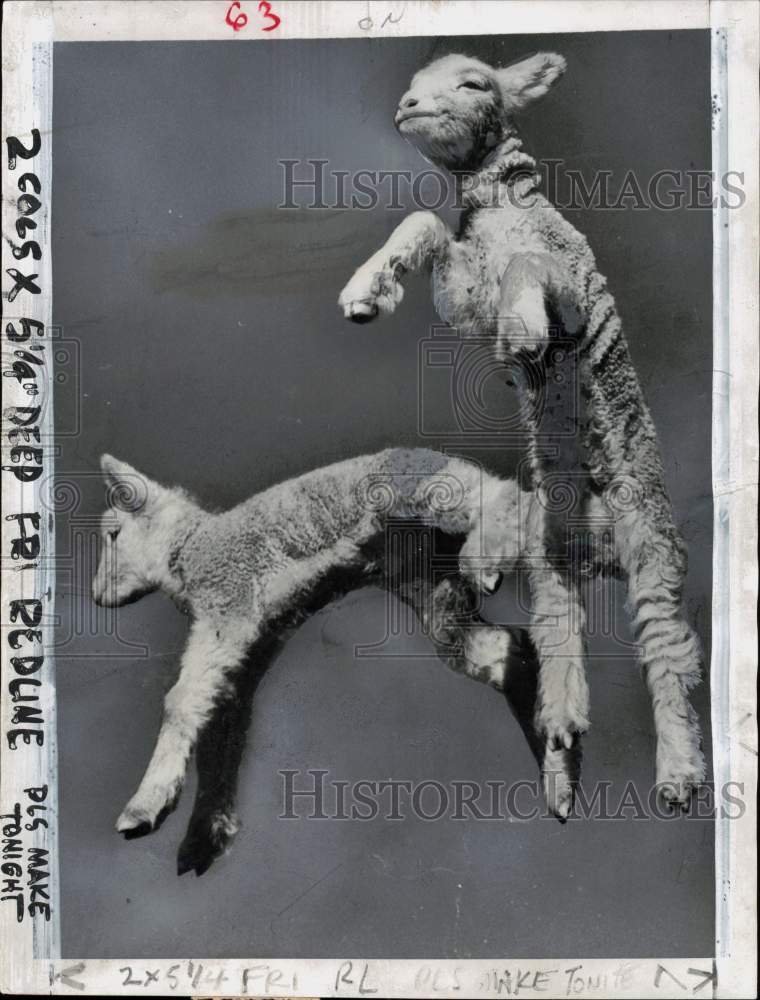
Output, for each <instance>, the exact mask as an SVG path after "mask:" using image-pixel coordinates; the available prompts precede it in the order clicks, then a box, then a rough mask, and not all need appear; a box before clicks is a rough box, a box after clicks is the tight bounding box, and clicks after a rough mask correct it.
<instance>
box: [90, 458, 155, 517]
mask: <svg viewBox="0 0 760 1000" xmlns="http://www.w3.org/2000/svg"><path fill="white" fill-rule="evenodd" d="M100 469H101V471H102V473H103V478H104V479H105V481H106V487H107V490H108V505H109V507H115V508H117V509H118V510H123V511H127V512H128V513H130V514H135V513H137V512H138V511H139V510H142V508H143V507H145V504H146V503H147V501H148V500H149V499H150V497H151V496H152V495H154V494H155V493H156V492H157V491H158V490H159V489H160V487H159V486H158V484H157V483H154V482H153V481H152V480H151V479H148V477H147V476H145V475H143V474H142V473H141V472H138V471H137V469H135V468H133V466H131V465H130V464H129V463H128V462H120V461H119V459H118V458H114V457H113V455H108V454H106V455H101V458H100Z"/></svg>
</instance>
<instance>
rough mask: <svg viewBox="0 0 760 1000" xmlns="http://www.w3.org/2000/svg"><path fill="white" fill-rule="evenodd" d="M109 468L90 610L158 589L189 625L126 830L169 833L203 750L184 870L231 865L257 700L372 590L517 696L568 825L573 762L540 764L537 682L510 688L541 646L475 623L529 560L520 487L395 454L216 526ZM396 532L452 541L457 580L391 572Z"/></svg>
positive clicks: (321, 477)
mask: <svg viewBox="0 0 760 1000" xmlns="http://www.w3.org/2000/svg"><path fill="white" fill-rule="evenodd" d="M102 469H103V473H104V476H105V478H106V481H107V483H108V485H109V509H108V510H107V511H106V513H105V514H104V515H103V519H102V538H103V552H102V554H101V559H100V563H99V566H98V569H97V572H96V576H95V579H94V581H93V598H94V600H95V601H96V602H97V603H98V604H102V605H107V606H117V605H122V604H125V603H128V602H130V601H134V600H137V599H138V598H139V597H141V596H143V595H144V594H146V593H149V592H151V591H153V590H157V589H161V590H163V591H164V592H165V593H167V594H168V595H169V596H170V597H171V598H172V599H173V600H174V602H175V603H176V604H177V605H178V606H179V607H180V608H181V609H182V610H183V611H185V612H186V613H188V614H189V615H190V616H191V618H192V625H191V628H190V635H189V639H188V643H187V647H186V649H185V651H184V653H183V656H182V664H181V669H180V673H179V677H178V679H177V681H176V683H175V685H174V686H173V687H172V688H171V690H170V691H169V692H168V694H167V695H166V699H165V704H164V716H163V720H162V724H161V729H160V733H159V736H158V740H157V743H156V746H155V749H154V752H153V755H152V758H151V760H150V763H149V765H148V769H147V771H146V773H145V776H144V777H143V780H142V782H141V783H140V786H139V788H138V790H137V792H136V793H135V795H134V796H133V797H132V799H131V800H130V801H129V803H128V804H127V806H126V808H125V809H124V811H123V812H122V814H121V816H120V817H119V819H118V821H117V829H118V830H119V831H120V832H122V833H124V834H125V835H126V836H128V837H134V836H140V835H142V834H145V833H149V832H150V831H151V830H155V829H156V828H157V827H158V826H159V824H160V823H161V821H162V820H163V819H164V818H165V816H166V815H167V814H168V813H169V812H171V810H172V809H173V808H174V806H175V805H176V802H177V800H178V798H179V794H180V792H181V789H182V785H183V782H184V777H185V771H186V766H187V760H188V757H189V755H190V753H191V751H192V749H193V747H194V746H195V745H196V743H197V744H198V746H197V756H198V771H199V785H198V793H197V798H196V803H195V808H194V810H193V816H192V818H191V821H190V827H189V829H188V833H187V836H186V837H185V840H184V842H183V845H182V847H181V849H180V857H179V872H180V874H182V872H183V871H188V870H190V869H194V870H195V871H196V872H197V873H198V874H201V873H202V872H203V871H205V870H206V868H207V867H208V866H209V865H210V864H211V862H212V861H213V860H214V858H215V857H217V856H218V855H219V854H221V853H223V851H224V850H225V849H226V847H227V846H228V845H229V843H230V842H231V840H232V838H233V837H234V835H235V833H236V831H237V829H238V822H237V819H236V816H235V812H234V799H235V782H236V776H237V770H238V766H239V764H240V759H241V755H242V749H243V739H244V735H245V731H246V729H247V726H248V719H249V714H250V702H251V697H252V694H253V690H254V688H255V686H256V683H257V681H258V679H259V678H260V676H261V675H262V673H263V671H264V670H265V669H266V667H267V665H268V664H269V663H270V662H271V659H272V657H273V654H274V653H275V652H276V650H277V648H278V645H279V643H281V641H282V638H283V630H284V629H286V628H287V627H289V626H292V625H295V624H298V623H299V622H301V621H303V620H304V619H305V618H306V617H307V616H308V615H310V614H312V613H313V612H314V611H316V610H318V609H319V608H320V607H323V606H324V605H325V604H326V603H328V602H329V601H330V600H332V599H333V598H334V597H335V596H338V595H340V594H342V593H345V592H346V591H348V590H349V589H352V588H354V587H357V586H362V585H365V584H367V583H379V584H381V585H383V586H385V587H387V588H388V589H389V590H391V591H392V592H393V593H394V594H396V595H397V596H398V597H399V598H400V599H401V600H403V601H405V602H406V603H408V604H409V605H411V606H412V608H413V609H414V611H415V613H416V614H417V615H418V617H419V618H420V620H421V621H422V622H423V624H424V625H425V627H426V628H427V629H428V630H429V632H430V635H431V638H432V639H433V642H434V644H435V647H436V651H437V652H438V655H439V656H440V658H441V659H442V660H443V661H444V662H445V663H446V664H447V665H448V666H449V667H451V668H453V669H454V670H458V671H461V672H463V673H465V674H466V675H467V676H469V677H472V678H473V679H475V680H479V681H482V682H484V683H486V684H489V685H491V686H492V687H495V688H497V689H499V690H502V691H504V692H505V694H507V698H508V700H509V701H510V703H511V704H512V707H513V709H514V711H515V713H516V714H517V716H518V719H519V720H520V722H521V724H522V725H523V728H524V730H525V732H526V736H527V737H528V739H529V741H530V743H531V746H532V749H533V751H534V753H535V754H536V756H537V758H538V759H539V763H540V764H541V766H542V768H543V770H544V771H545V772H547V773H551V775H552V776H553V780H552V781H551V782H550V783H548V785H547V783H546V782H545V787H546V788H547V789H548V792H549V796H550V801H549V805H550V807H551V808H552V809H553V811H554V812H555V814H556V815H558V816H559V818H560V819H564V818H565V817H566V816H567V814H568V812H569V810H570V806H571V804H572V783H573V780H574V778H573V768H574V763H573V759H572V755H570V754H568V753H566V752H565V751H563V750H555V751H549V752H546V753H545V752H544V751H543V748H542V746H541V744H540V741H538V740H537V739H536V734H535V732H534V731H533V730H532V723H531V717H532V702H533V699H534V697H535V689H534V690H533V694H532V695H531V694H530V693H529V692H530V683H529V678H527V679H528V683H527V684H523V685H520V684H517V685H516V684H515V670H517V671H518V673H520V672H521V671H522V673H523V674H525V673H526V672H527V674H530V675H535V669H534V667H535V663H534V658H535V653H534V651H533V648H532V645H531V643H530V641H529V639H528V638H527V636H526V635H524V634H522V633H521V632H520V630H512V629H509V628H506V627H503V626H497V625H490V624H488V623H486V622H485V621H484V620H483V619H482V618H481V617H480V615H479V613H478V603H479V598H478V594H477V590H476V585H475V581H477V586H478V587H479V588H481V589H483V590H486V591H491V590H493V589H495V587H496V586H498V584H499V580H500V574H501V572H502V571H503V570H506V569H509V568H510V567H511V566H513V565H514V563H515V562H516V561H517V559H519V557H520V554H521V539H522V535H523V529H524V524H525V518H526V516H527V511H528V509H529V508H530V506H531V504H530V500H531V498H530V497H529V496H528V495H526V494H524V493H523V492H522V491H521V490H520V489H519V488H518V486H517V485H516V484H515V483H514V482H513V481H509V480H506V481H504V480H500V479H497V478H496V477H494V476H492V475H490V474H488V473H486V472H484V471H482V470H481V469H480V468H479V467H478V466H476V465H475V464H473V463H471V462H467V461H464V460H461V459H457V458H449V457H447V456H445V455H442V454H439V453H437V452H432V451H426V450H422V449H418V450H411V451H408V450H402V449H390V450H387V451H383V452H380V453H379V454H376V455H368V456H363V457H360V458H354V459H350V460H348V461H344V462H339V463H337V464H335V465H331V466H328V467H326V468H322V469H317V470H316V471H313V472H310V473H307V474H306V475H303V476H300V477H298V478H296V479H293V480H290V481H288V482H285V483H281V484H279V485H277V486H274V487H272V488H271V489H268V490H266V491H265V492H263V493H260V494H257V495H256V496H254V497H252V498H251V499H250V500H247V501H246V502H245V503H242V504H240V505H239V506H237V507H235V508H234V509H233V510H230V511H227V512H225V513H207V512H206V511H204V510H202V509H201V508H200V506H199V505H198V504H197V503H196V502H195V501H193V500H192V499H191V498H190V497H189V496H188V495H187V493H185V492H184V491H183V490H181V489H178V488H173V489H168V488H165V487H163V486H160V485H159V484H158V483H155V482H153V481H151V480H149V479H148V478H147V477H145V476H142V475H141V474H139V473H138V472H137V471H136V470H135V469H133V468H132V467H131V466H130V465H127V464H126V463H124V462H119V461H117V460H116V459H114V458H112V457H110V456H108V455H105V456H103V459H102ZM399 520H400V521H402V522H404V521H407V520H408V521H411V522H414V523H419V524H422V525H425V526H428V527H429V528H431V529H434V530H435V531H436V532H437V533H438V534H440V535H441V536H443V537H444V538H447V539H448V540H449V547H450V549H451V552H452V554H453V556H454V562H453V567H452V568H451V569H450V571H449V572H447V573H444V574H443V575H442V576H441V578H440V579H439V580H438V581H437V582H436V581H435V580H433V579H432V578H431V577H430V576H429V575H427V574H423V576H422V578H420V577H419V572H418V571H416V570H415V571H411V572H410V570H409V567H405V566H403V565H402V566H398V565H395V566H389V565H388V564H387V560H386V559H385V552H384V544H383V537H384V529H385V527H386V526H387V525H388V524H389V523H390V522H391V521H399ZM462 541H464V545H463V546H462V547H461V555H460V557H459V558H457V555H456V553H457V552H458V551H459V549H460V546H461V545H462ZM452 544H453V548H452ZM526 668H527V671H526ZM526 692H528V693H527V694H526ZM526 697H527V698H528V701H529V703H530V707H529V709H528V711H526V709H525V699H526Z"/></svg>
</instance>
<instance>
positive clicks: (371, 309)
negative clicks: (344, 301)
mask: <svg viewBox="0 0 760 1000" xmlns="http://www.w3.org/2000/svg"><path fill="white" fill-rule="evenodd" d="M377 314H378V308H377V306H376V305H375V304H374V303H371V304H370V303H361V304H359V303H355V304H354V305H353V306H352V307H351V312H350V314H349V317H348V318H349V319H350V320H351V322H352V323H359V324H362V323H371V322H372V320H373V319H375V318H376V317H377Z"/></svg>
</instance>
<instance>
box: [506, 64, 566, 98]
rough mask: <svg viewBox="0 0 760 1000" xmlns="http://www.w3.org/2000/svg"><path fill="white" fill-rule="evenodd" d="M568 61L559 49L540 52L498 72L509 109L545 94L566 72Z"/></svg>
mask: <svg viewBox="0 0 760 1000" xmlns="http://www.w3.org/2000/svg"><path fill="white" fill-rule="evenodd" d="M566 66H567V63H566V62H565V59H564V57H563V56H560V55H557V53H556V52H537V53H536V54H535V55H534V56H530V57H529V58H528V59H522V60H521V61H520V62H518V63H513V65H512V66H506V67H505V68H504V69H500V70H497V71H496V79H497V80H498V82H499V87H500V88H501V96H502V100H503V101H504V105H505V106H506V107H507V108H509V109H519V108H524V107H525V105H526V104H530V103H531V101H535V100H537V99H538V98H539V97H543V96H544V94H545V93H546V92H547V91H548V90H549V88H550V87H551V86H552V84H554V83H555V82H556V81H557V80H558V79H559V78H560V77H561V76H562V74H563V73H564V72H565V67H566Z"/></svg>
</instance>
